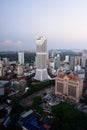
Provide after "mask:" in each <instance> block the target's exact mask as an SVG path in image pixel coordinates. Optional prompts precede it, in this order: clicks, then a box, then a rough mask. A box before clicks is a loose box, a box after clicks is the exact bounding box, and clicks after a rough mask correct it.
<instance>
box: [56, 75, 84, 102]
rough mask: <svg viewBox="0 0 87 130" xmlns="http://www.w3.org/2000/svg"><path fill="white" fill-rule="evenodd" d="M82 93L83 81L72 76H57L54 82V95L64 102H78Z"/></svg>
mask: <svg viewBox="0 0 87 130" xmlns="http://www.w3.org/2000/svg"><path fill="white" fill-rule="evenodd" d="M82 91H83V80H82V79H81V78H79V77H77V76H76V75H74V74H72V73H71V74H64V73H60V74H58V76H57V78H56V80H55V94H56V95H58V96H60V97H62V98H63V99H64V100H69V101H72V102H76V103H77V102H79V101H80V98H81V96H82Z"/></svg>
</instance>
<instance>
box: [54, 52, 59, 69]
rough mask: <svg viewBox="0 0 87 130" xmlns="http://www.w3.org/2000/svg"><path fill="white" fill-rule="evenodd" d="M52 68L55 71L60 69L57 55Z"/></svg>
mask: <svg viewBox="0 0 87 130" xmlns="http://www.w3.org/2000/svg"><path fill="white" fill-rule="evenodd" d="M54 68H55V69H56V70H57V69H59V68H60V55H59V54H57V56H56V57H55V61H54Z"/></svg>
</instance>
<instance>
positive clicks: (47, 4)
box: [0, 0, 87, 51]
mask: <svg viewBox="0 0 87 130" xmlns="http://www.w3.org/2000/svg"><path fill="white" fill-rule="evenodd" d="M37 36H46V38H47V41H48V42H47V45H48V49H57V48H58V49H84V48H85V49H87V0H83V1H82V0H43V1H41V0H38V1H36V0H14V1H12V0H7V1H6V0H0V51H14V50H35V48H36V37H37Z"/></svg>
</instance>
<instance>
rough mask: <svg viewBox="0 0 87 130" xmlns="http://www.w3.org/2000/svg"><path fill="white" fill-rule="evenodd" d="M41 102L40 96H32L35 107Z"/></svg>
mask: <svg viewBox="0 0 87 130" xmlns="http://www.w3.org/2000/svg"><path fill="white" fill-rule="evenodd" d="M41 102H42V99H41V97H40V96H36V97H34V98H33V106H34V107H35V108H37V107H38V106H39V105H40V104H41Z"/></svg>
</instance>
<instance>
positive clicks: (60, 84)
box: [57, 82, 63, 92]
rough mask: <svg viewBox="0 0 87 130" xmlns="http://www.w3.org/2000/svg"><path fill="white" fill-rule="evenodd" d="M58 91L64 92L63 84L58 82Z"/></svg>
mask: <svg viewBox="0 0 87 130" xmlns="http://www.w3.org/2000/svg"><path fill="white" fill-rule="evenodd" d="M57 92H63V84H62V83H59V82H57Z"/></svg>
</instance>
